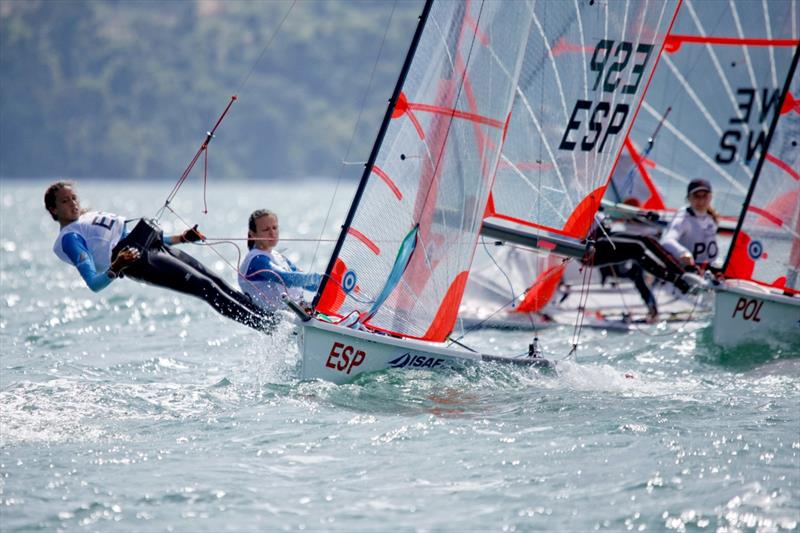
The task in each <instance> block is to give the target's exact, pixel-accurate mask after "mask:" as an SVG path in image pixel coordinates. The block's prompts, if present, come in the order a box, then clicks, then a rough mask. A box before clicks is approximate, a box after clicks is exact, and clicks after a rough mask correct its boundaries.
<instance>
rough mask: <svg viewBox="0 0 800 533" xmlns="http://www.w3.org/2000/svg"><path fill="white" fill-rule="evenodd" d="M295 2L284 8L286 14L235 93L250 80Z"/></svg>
mask: <svg viewBox="0 0 800 533" xmlns="http://www.w3.org/2000/svg"><path fill="white" fill-rule="evenodd" d="M296 3H297V0H292V5H290V6H289V9H287V10H286V14H285V15H284V16H283V18H282V19H281V21H280V23H279V24H278V26H277V27H276V28H275V31H273V32H272V35H271V36H270V38H269V41H267V44H266V45H264V48H263V49H262V50H261V53H260V54H259V55H258V58H257V59H256V60H255V62H254V63H253V66H252V67H250V71H249V72H248V73H247V74H246V75H245V77H244V79H243V80H242V81H241V83H240V84H239V87H238V88H237V89H236V93H237V94H238V93H240V92H241V91H242V87H244V85H245V84H246V83H247V82H248V81H249V80H250V76H252V74H253V71H255V69H256V67H257V66H258V64H259V63H260V62H261V59H263V57H264V54H266V53H267V50H269V48H270V46H272V42H273V41H274V40H275V38H276V37H277V36H278V33H280V31H281V28H282V27H283V23H284V22H286V19H288V18H289V13H291V12H292V9H294V5H295V4H296Z"/></svg>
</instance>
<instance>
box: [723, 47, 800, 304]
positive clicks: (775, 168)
mask: <svg viewBox="0 0 800 533" xmlns="http://www.w3.org/2000/svg"><path fill="white" fill-rule="evenodd" d="M795 54H796V56H797V55H800V46H798V47H797V48H796V52H795ZM794 66H795V70H794V74H793V76H792V78H791V82H790V84H789V90H788V92H787V94H786V96H785V99H784V102H783V105H782V106H781V112H780V115H779V117H778V122H777V125H776V127H775V130H774V132H773V134H772V139H771V142H770V144H769V149H768V151H767V153H766V155H765V157H764V161H763V162H762V163H761V170H760V172H759V173H758V176H757V178H756V182H755V183H754V184H753V190H752V193H751V196H750V199H749V200H750V201H749V203H747V204H746V209H745V210H744V212H743V215H742V218H741V220H740V227H739V229H738V231H737V232H736V234H735V235H734V240H733V244H732V246H731V251H730V254H729V256H728V261H727V263H726V265H725V276H726V277H727V278H735V279H745V280H750V281H753V282H756V283H759V284H762V285H766V286H771V287H775V288H778V289H782V290H783V291H784V292H785V293H787V294H795V295H798V294H800V280H798V273H799V272H798V271H799V270H800V72H798V70H797V57H795V62H794Z"/></svg>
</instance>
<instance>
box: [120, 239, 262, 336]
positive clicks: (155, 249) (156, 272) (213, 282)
mask: <svg viewBox="0 0 800 533" xmlns="http://www.w3.org/2000/svg"><path fill="white" fill-rule="evenodd" d="M129 245H131V243H129V242H126V239H122V240H121V241H120V242H119V244H117V246H115V247H114V251H113V253H112V258H115V257H116V256H117V254H118V253H119V251H120V250H122V249H123V248H125V247H126V246H129ZM137 248H139V247H138V246H137ZM140 250H141V248H140ZM141 253H142V255H141V257H140V258H139V259H138V260H137V261H136V262H135V263H133V264H131V265H129V266H128V267H126V268H125V269H124V270H123V274H124V275H125V276H126V277H129V278H133V279H135V280H137V281H141V282H145V283H151V284H153V285H157V286H159V287H165V288H167V289H172V290H174V291H178V292H182V293H184V294H190V295H192V296H196V297H198V298H202V299H203V300H205V301H206V302H208V303H209V305H211V307H213V308H214V309H216V311H217V312H218V313H220V314H221V315H223V316H225V317H228V318H230V319H232V320H235V321H237V322H239V323H241V324H244V325H245V326H249V327H251V328H254V329H257V330H269V329H271V328H272V327H273V326H274V320H275V317H274V315H273V314H272V313H268V312H265V311H263V310H261V309H259V308H258V307H257V306H256V305H255V304H254V303H253V302H252V301H251V300H250V298H249V297H248V296H247V295H245V294H243V293H241V292H239V291H237V290H235V289H233V288H232V287H231V286H230V285H228V284H227V283H225V281H223V280H222V279H221V278H219V277H218V276H217V275H215V274H214V273H213V272H211V271H209V270H208V269H207V268H206V267H205V266H203V264H202V263H200V261H198V260H197V259H195V258H194V257H192V256H190V255H189V254H187V253H185V252H182V251H180V250H176V249H175V248H172V247H169V246H165V245H164V244H162V243H161V241H160V239H158V240H156V241H155V242H153V244H152V245H151V246H150V247H149V248H148V249H147V250H141Z"/></svg>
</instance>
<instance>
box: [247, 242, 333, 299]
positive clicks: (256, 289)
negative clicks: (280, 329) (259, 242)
mask: <svg viewBox="0 0 800 533" xmlns="http://www.w3.org/2000/svg"><path fill="white" fill-rule="evenodd" d="M239 270H240V272H239V287H240V288H241V289H242V291H243V292H245V293H246V294H248V295H249V296H250V298H252V300H253V301H254V302H256V303H257V304H258V305H259V307H261V308H262V309H264V310H266V311H275V310H277V309H281V308H282V307H283V306H284V304H283V301H282V299H281V295H282V294H283V293H286V294H287V295H288V296H289V297H290V298H291V299H293V300H295V301H300V300H301V299H302V297H303V292H302V289H306V290H308V291H315V290H317V287H319V282H320V280H321V279H322V276H320V275H319V274H313V273H305V272H300V269H299V268H297V266H295V264H294V263H292V262H291V261H289V260H288V259H287V258H286V257H284V256H283V254H281V253H280V252H277V251H274V250H273V251H271V252H267V251H264V250H259V249H258V248H253V249H251V250H250V251H249V252H248V254H247V256H245V258H244V261H242V265H241V267H240V269H239Z"/></svg>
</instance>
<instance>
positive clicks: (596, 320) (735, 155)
mask: <svg viewBox="0 0 800 533" xmlns="http://www.w3.org/2000/svg"><path fill="white" fill-rule="evenodd" d="M799 19H800V18H799V15H798V5H797V2H796V0H779V1H775V2H738V3H733V2H728V1H723V0H716V1H715V0H704V1H696V0H695V1H692V0H684V2H682V4H681V6H680V9H679V12H678V16H677V19H676V21H675V24H674V25H673V27H672V29H671V30H670V33H669V35H668V36H667V38H666V43H665V47H664V54H663V56H662V59H661V61H659V65H658V68H657V69H656V71H655V74H654V75H653V79H652V82H651V84H650V86H649V88H648V91H647V95H646V96H645V101H644V103H643V105H642V111H641V113H639V114H638V115H637V118H636V121H635V123H634V125H633V128H632V130H631V132H630V134H629V135H628V136H627V138H626V139H625V142H624V148H623V153H622V155H621V157H620V159H619V162H618V163H617V165H616V167H615V168H614V171H613V173H612V176H611V181H610V183H609V185H608V187H607V190H606V194H605V196H604V201H603V202H604V206H605V208H606V213H607V214H610V215H613V216H616V217H619V218H622V219H634V224H635V225H636V226H637V227H638V228H639V229H640V230H652V231H655V232H658V231H659V226H658V223H660V224H662V226H661V227H663V224H664V223H665V221H667V220H669V219H670V218H671V217H672V215H673V214H674V212H675V210H676V209H678V208H680V207H681V206H682V205H683V204H684V203H685V195H686V185H687V183H688V182H689V181H690V180H691V179H693V178H696V177H703V178H706V179H708V180H709V181H710V182H711V183H712V185H713V188H714V197H715V201H714V205H715V207H716V208H717V210H718V211H719V212H720V214H721V215H722V218H723V223H722V224H721V226H722V227H724V228H726V229H727V230H728V235H730V232H731V231H732V230H733V229H734V227H735V223H736V220H737V218H738V216H739V212H740V210H741V206H742V204H743V202H744V199H745V195H746V193H747V191H748V188H749V186H750V183H751V181H752V179H753V176H754V174H755V167H756V163H757V161H758V154H759V153H760V150H762V149H763V147H764V143H765V140H766V135H767V132H768V129H769V124H770V122H771V118H772V117H773V116H775V114H776V112H777V110H778V100H779V96H780V91H781V85H782V83H783V80H784V79H785V77H786V73H787V72H788V69H789V67H790V64H791V61H792V54H793V52H794V50H795V48H796V47H797V45H798V42H800V41H799V40H798V31H799V30H798V22H797V21H798V20H799ZM504 156H506V154H505V153H504ZM509 158H510V159H512V161H511V162H508V163H507V164H505V165H503V163H504V162H505V161H501V168H500V170H499V171H498V176H497V179H496V180H495V184H494V186H493V190H492V201H493V203H494V206H495V208H496V211H499V212H500V213H501V214H500V215H499V216H500V217H501V218H503V219H505V220H513V221H515V222H517V223H518V224H520V225H524V224H527V225H529V226H532V225H533V224H532V223H534V224H535V222H536V221H535V220H534V219H533V217H532V216H531V215H530V211H531V210H532V207H531V206H535V205H537V202H539V198H540V197H539V194H538V187H537V176H536V173H537V172H538V169H536V168H535V166H534V165H530V164H528V165H526V161H525V159H524V156H523V157H522V158H518V159H517V160H516V161H517V163H514V160H513V158H514V155H512V154H509ZM505 169H511V171H504V170H505ZM631 199H632V200H634V202H632V203H635V204H637V205H638V206H639V207H638V208H633V207H630V206H628V205H622V202H623V201H624V200H631ZM651 215H655V216H651ZM648 219H653V220H654V222H653V223H652V224H650V223H649V221H648ZM637 220H638V221H642V220H644V221H645V222H647V223H648V224H649V228H645V224H638V223H636V221H637ZM655 220H657V222H655ZM488 222H489V224H487V226H489V228H488V231H486V234H488V235H491V236H492V237H494V236H495V235H494V232H492V231H491V225H492V223H493V222H494V221H493V220H491V219H490V220H489V221H488ZM627 226H630V222H629V223H628V224H627ZM629 229H630V228H629V227H626V230H629ZM489 253H490V254H491V255H492V258H491V260H492V262H490V263H488V264H487V266H485V267H483V268H482V270H481V271H480V272H478V273H477V275H475V276H471V278H470V283H471V286H470V287H469V291H468V296H467V298H466V300H465V309H464V310H465V313H464V315H465V316H470V317H472V318H473V320H471V321H470V322H471V323H474V322H478V323H482V324H489V325H500V326H505V327H512V326H514V327H528V328H529V327H531V324H532V320H536V323H535V326H536V327H541V326H547V325H548V322H547V321H544V322H543V321H541V318H542V317H543V316H545V317H548V318H554V319H555V320H556V321H558V320H559V319H560V318H561V317H564V319H570V318H571V319H573V320H574V315H575V314H576V312H577V310H578V307H581V308H582V309H583V310H584V311H585V312H586V313H587V321H586V325H597V326H599V327H604V328H610V327H615V326H618V327H620V329H627V327H628V324H629V322H630V317H632V318H633V322H634V324H633V325H632V326H633V327H636V324H635V322H636V317H637V316H642V317H643V316H644V315H645V314H646V312H647V308H646V307H645V306H644V305H643V302H642V300H641V298H640V297H639V295H638V293H637V291H636V290H635V289H634V287H633V284H632V283H629V282H627V283H626V282H624V281H617V282H615V283H606V284H601V282H600V279H601V276H600V273H599V272H593V273H591V275H589V276H587V275H586V273H585V272H579V271H578V269H577V268H575V265H574V263H572V264H568V265H563V264H562V261H561V260H560V259H558V258H553V259H551V260H549V261H543V260H542V259H539V258H532V257H529V256H520V254H519V253H517V252H516V251H514V250H505V251H504V250H502V249H496V248H491V247H490V249H489ZM506 254H511V255H512V256H520V257H515V258H512V260H513V261H514V265H515V266H514V267H513V268H509V267H508V266H507V265H506V263H505V262H504V261H503V260H502V258H503V257H504V256H505V255H506ZM723 256H724V253H723V250H720V258H722V257H723ZM494 262H496V263H497V264H499V265H500V266H501V267H502V270H500V269H498V268H496V267H495V266H494V264H493V263H494ZM484 263H487V262H486V261H484ZM526 272H527V275H526V274H525V273H526ZM587 279H588V280H590V282H591V283H588V284H587V282H586V280H587ZM653 289H654V293H655V295H656V298H657V300H658V302H659V310H660V314H661V316H662V317H664V318H668V319H672V320H677V321H680V322H683V321H685V320H689V319H692V318H697V317H704V318H705V319H707V318H708V316H709V313H710V312H711V308H712V306H711V303H712V302H711V298H705V299H704V298H702V296H695V295H689V296H682V295H680V294H678V292H677V291H674V290H673V289H672V287H671V286H670V285H664V284H656V285H655V286H654V288H653ZM587 290H588V296H584V293H585V292H586V291H587ZM523 291H525V298H524V299H523V301H521V302H520V301H518V302H516V304H515V305H508V303H509V301H512V300H514V299H515V297H517V295H518V294H520V293H522V292H523ZM517 299H519V298H517ZM524 300H527V301H524ZM502 306H505V309H504V310H503V311H501V312H498V313H495V312H494V311H495V310H497V309H498V308H500V307H502ZM595 315H597V316H595ZM487 316H491V318H490V319H487V318H486V317H487ZM562 321H563V319H562ZM550 323H552V322H550Z"/></svg>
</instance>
